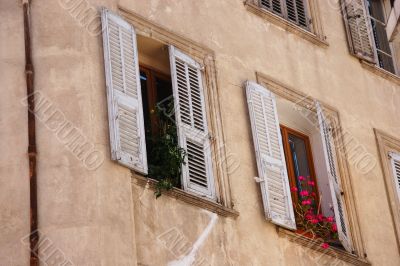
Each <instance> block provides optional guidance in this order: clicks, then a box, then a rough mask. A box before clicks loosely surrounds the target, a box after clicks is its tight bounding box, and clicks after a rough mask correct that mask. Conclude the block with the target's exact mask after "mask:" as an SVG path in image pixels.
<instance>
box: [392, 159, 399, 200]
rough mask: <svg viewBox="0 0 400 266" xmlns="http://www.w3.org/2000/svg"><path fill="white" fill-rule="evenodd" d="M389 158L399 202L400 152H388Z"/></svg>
mask: <svg viewBox="0 0 400 266" xmlns="http://www.w3.org/2000/svg"><path fill="white" fill-rule="evenodd" d="M390 160H391V163H392V169H393V181H394V186H395V187H396V191H397V198H398V200H399V202H400V153H390Z"/></svg>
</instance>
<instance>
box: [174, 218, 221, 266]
mask: <svg viewBox="0 0 400 266" xmlns="http://www.w3.org/2000/svg"><path fill="white" fill-rule="evenodd" d="M203 212H205V213H207V214H208V216H210V218H211V220H210V222H209V223H208V225H207V227H206V228H205V229H204V231H203V232H202V233H201V235H200V236H199V237H198V238H197V240H196V242H195V243H194V244H193V247H192V249H191V250H190V252H189V254H187V255H186V256H184V257H183V258H181V259H179V260H174V261H171V262H169V263H168V266H190V265H192V264H193V262H194V261H195V259H196V254H197V252H198V251H199V249H200V247H201V246H202V245H203V244H204V242H205V241H206V239H207V237H208V235H209V234H210V232H211V230H212V229H213V227H214V226H215V224H216V222H217V219H218V215H217V214H215V213H212V212H209V211H203Z"/></svg>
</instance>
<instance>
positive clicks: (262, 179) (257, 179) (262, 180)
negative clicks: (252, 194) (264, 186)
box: [254, 176, 265, 183]
mask: <svg viewBox="0 0 400 266" xmlns="http://www.w3.org/2000/svg"><path fill="white" fill-rule="evenodd" d="M254 180H255V181H256V182H257V183H261V182H264V181H265V179H264V178H260V177H258V176H255V177H254Z"/></svg>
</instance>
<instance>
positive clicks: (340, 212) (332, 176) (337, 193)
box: [316, 102, 352, 252]
mask: <svg viewBox="0 0 400 266" xmlns="http://www.w3.org/2000/svg"><path fill="white" fill-rule="evenodd" d="M316 108H317V114H318V121H319V130H320V133H321V138H322V146H323V149H324V157H325V163H326V168H327V170H328V176H329V187H330V190H331V196H332V201H333V208H334V212H335V221H336V224H337V228H338V235H339V240H340V241H341V243H342V245H343V247H344V248H345V249H346V250H347V251H349V252H352V247H351V242H350V233H349V231H348V228H349V227H348V226H347V218H346V208H345V205H344V199H343V191H342V188H341V185H340V177H339V173H338V170H337V163H336V151H335V146H334V144H333V139H332V128H331V127H330V125H329V122H328V121H327V119H326V117H325V115H324V112H323V110H322V108H321V106H320V104H319V103H318V102H316Z"/></svg>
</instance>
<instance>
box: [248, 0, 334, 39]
mask: <svg viewBox="0 0 400 266" xmlns="http://www.w3.org/2000/svg"><path fill="white" fill-rule="evenodd" d="M244 5H245V6H246V8H247V10H248V11H250V12H252V13H254V14H256V15H258V16H260V17H262V18H264V19H265V20H267V21H269V22H271V23H273V24H275V25H277V26H279V27H281V28H283V29H285V30H287V31H289V32H290V33H293V34H296V35H297V36H299V37H301V38H303V39H305V40H307V41H309V42H311V43H313V44H315V45H318V46H321V47H328V46H329V44H328V43H327V42H326V40H325V37H324V38H321V37H319V36H317V35H315V34H314V33H312V32H310V31H307V30H305V29H303V28H301V27H299V26H297V25H296V24H293V23H292V22H289V21H287V20H286V19H284V18H282V17H280V16H278V15H276V14H274V13H272V12H270V11H268V10H265V9H262V8H261V7H259V6H257V5H256V4H254V2H253V0H246V1H245V2H244Z"/></svg>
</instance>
